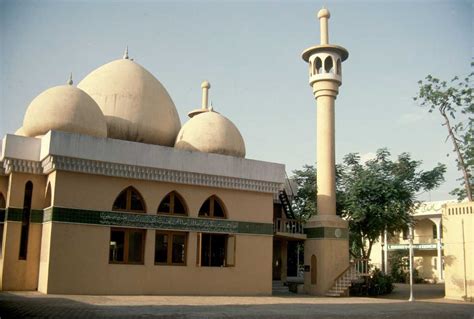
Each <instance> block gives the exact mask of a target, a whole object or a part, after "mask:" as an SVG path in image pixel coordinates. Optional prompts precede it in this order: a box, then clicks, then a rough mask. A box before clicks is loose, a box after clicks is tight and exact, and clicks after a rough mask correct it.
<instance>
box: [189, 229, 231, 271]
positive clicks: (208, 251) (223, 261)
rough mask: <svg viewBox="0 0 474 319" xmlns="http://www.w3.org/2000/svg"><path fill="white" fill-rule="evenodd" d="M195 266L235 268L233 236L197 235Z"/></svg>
mask: <svg viewBox="0 0 474 319" xmlns="http://www.w3.org/2000/svg"><path fill="white" fill-rule="evenodd" d="M197 244H198V247H197V265H198V266H202V267H232V266H235V249H236V240H235V236H234V235H227V234H203V233H198V241H197Z"/></svg>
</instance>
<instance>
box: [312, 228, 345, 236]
mask: <svg viewBox="0 0 474 319" xmlns="http://www.w3.org/2000/svg"><path fill="white" fill-rule="evenodd" d="M304 232H305V234H306V236H307V238H332V239H347V238H348V230H347V228H337V227H315V228H305V230H304Z"/></svg>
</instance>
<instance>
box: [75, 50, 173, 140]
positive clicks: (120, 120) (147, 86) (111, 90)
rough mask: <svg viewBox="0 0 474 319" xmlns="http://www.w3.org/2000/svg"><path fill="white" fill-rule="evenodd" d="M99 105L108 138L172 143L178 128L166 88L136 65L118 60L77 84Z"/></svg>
mask: <svg viewBox="0 0 474 319" xmlns="http://www.w3.org/2000/svg"><path fill="white" fill-rule="evenodd" d="M77 87H79V88H81V89H82V90H84V91H85V92H87V94H89V95H90V96H91V97H92V98H93V99H94V100H95V101H96V102H97V104H98V105H99V107H100V109H101V110H102V112H103V113H104V115H105V119H106V121H107V130H108V137H110V138H116V139H121V140H128V141H134V142H143V143H149V144H159V145H166V146H173V143H174V141H175V139H176V135H177V134H178V132H179V129H180V128H181V122H180V120H179V116H178V112H177V111H176V107H175V106H174V103H173V101H172V100H171V98H170V96H169V94H168V92H167V91H166V89H165V88H164V87H163V85H161V83H160V82H159V81H158V80H157V79H156V78H155V77H154V76H153V75H152V74H151V73H150V72H148V71H147V70H145V69H144V68H143V67H142V66H140V65H139V64H137V63H135V62H133V61H131V60H128V59H121V60H116V61H112V62H110V63H107V64H105V65H103V66H101V67H99V68H98V69H96V70H94V71H92V72H91V73H90V74H89V75H87V76H86V77H85V78H84V79H83V80H82V81H81V82H80V83H79V84H78V86H77Z"/></svg>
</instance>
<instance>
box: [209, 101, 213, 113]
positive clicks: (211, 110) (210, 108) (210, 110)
mask: <svg viewBox="0 0 474 319" xmlns="http://www.w3.org/2000/svg"><path fill="white" fill-rule="evenodd" d="M209 112H214V107H213V106H212V101H211V106H210V107H209Z"/></svg>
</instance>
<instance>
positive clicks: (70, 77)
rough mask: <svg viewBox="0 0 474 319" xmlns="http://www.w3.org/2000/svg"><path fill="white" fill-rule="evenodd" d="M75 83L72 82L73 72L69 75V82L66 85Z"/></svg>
mask: <svg viewBox="0 0 474 319" xmlns="http://www.w3.org/2000/svg"><path fill="white" fill-rule="evenodd" d="M73 83H74V82H73V81H72V72H71V73H70V74H69V80H67V82H66V84H68V85H72V84H73Z"/></svg>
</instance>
